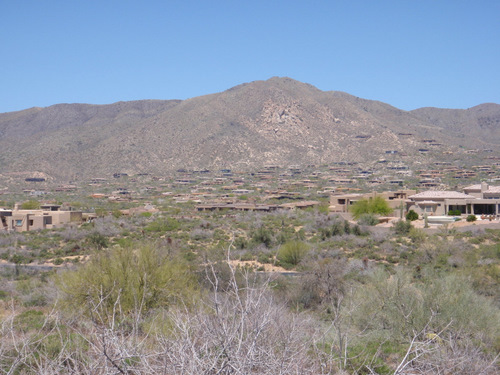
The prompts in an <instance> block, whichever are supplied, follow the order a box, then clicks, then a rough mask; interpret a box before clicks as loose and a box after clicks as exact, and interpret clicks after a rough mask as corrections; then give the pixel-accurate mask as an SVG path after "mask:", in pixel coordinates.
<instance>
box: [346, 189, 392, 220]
mask: <svg viewBox="0 0 500 375" xmlns="http://www.w3.org/2000/svg"><path fill="white" fill-rule="evenodd" d="M349 211H350V212H351V213H352V216H353V217H354V218H355V219H356V220H357V219H359V218H360V217H361V215H363V214H376V215H389V214H390V213H392V211H393V210H392V208H391V207H390V206H389V203H387V201H386V200H385V199H384V198H382V197H381V196H379V195H376V196H374V197H370V198H368V199H361V200H359V201H357V202H355V203H354V204H353V205H352V206H351V207H350V209H349Z"/></svg>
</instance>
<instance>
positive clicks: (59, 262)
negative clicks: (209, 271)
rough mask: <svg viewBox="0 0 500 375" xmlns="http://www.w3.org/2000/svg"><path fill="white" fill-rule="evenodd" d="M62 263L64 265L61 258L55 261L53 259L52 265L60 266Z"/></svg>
mask: <svg viewBox="0 0 500 375" xmlns="http://www.w3.org/2000/svg"><path fill="white" fill-rule="evenodd" d="M63 263H64V260H63V259H62V258H56V259H54V264H55V265H56V266H60V265H61V264H63Z"/></svg>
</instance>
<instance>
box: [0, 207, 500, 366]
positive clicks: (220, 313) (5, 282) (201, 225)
mask: <svg viewBox="0 0 500 375" xmlns="http://www.w3.org/2000/svg"><path fill="white" fill-rule="evenodd" d="M106 211H107V212H110V214H107V215H104V216H103V217H98V218H96V219H95V220H94V221H93V222H92V223H88V224H84V225H81V226H70V227H66V228H61V229H55V230H51V231H49V230H45V231H38V232H25V233H10V234H2V235H0V244H1V248H0V257H1V258H2V259H3V260H5V261H9V262H10V264H13V266H12V267H2V268H1V269H0V270H1V277H2V282H1V284H0V285H1V286H0V317H1V322H2V324H1V329H0V343H1V344H0V371H1V373H5V374H28V373H51V374H58V373H60V374H63V373H64V374H65V373H71V372H73V373H89V374H96V373H121V374H157V373H166V374H203V373H205V374H250V373H255V374H279V373H281V374H298V373H300V374H416V373H420V374H439V373H461V374H496V373H498V370H499V366H498V353H499V351H500V323H499V322H500V305H499V301H500V294H499V288H498V285H499V279H500V269H499V267H500V245H499V242H500V231H498V230H483V229H480V227H474V226H472V227H470V228H472V230H468V231H458V230H456V229H449V228H447V227H445V226H444V227H441V229H439V230H437V231H434V232H428V231H424V230H422V229H418V228H414V227H413V225H412V224H411V222H410V221H404V220H403V221H401V222H399V223H398V224H397V225H396V227H395V228H394V229H391V228H380V227H373V226H370V225H369V223H367V224H366V225H360V224H354V223H351V222H348V221H346V220H344V219H342V218H340V217H338V216H336V215H333V214H329V213H328V212H325V210H324V209H322V208H321V207H317V208H312V209H306V210H303V211H288V210H287V211H275V212H270V213H259V212H239V213H231V214H228V213H227V212H218V211H214V212H197V213H196V214H193V210H192V205H191V204H190V203H186V204H185V205H173V206H167V205H165V206H163V207H162V209H161V210H160V211H159V212H156V213H154V214H147V215H144V214H140V215H135V216H130V217H128V216H127V217H126V216H123V215H113V214H112V213H113V210H112V209H109V210H106ZM361 224H363V221H361ZM47 262H50V264H52V266H51V267H48V268H47V269H45V268H43V267H42V265H46V264H48V263H47ZM37 265H39V267H37Z"/></svg>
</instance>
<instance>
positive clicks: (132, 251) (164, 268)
mask: <svg viewBox="0 0 500 375" xmlns="http://www.w3.org/2000/svg"><path fill="white" fill-rule="evenodd" d="M57 284H58V286H59V287H60V289H61V290H62V291H63V295H64V300H65V301H66V302H67V305H68V306H69V307H71V308H74V307H75V306H87V307H88V308H89V311H92V309H95V308H97V307H99V311H100V312H101V313H102V315H101V316H109V317H111V314H112V313H113V311H117V309H119V311H121V312H122V313H124V314H127V313H130V312H134V311H135V312H137V311H143V312H144V311H147V310H148V309H152V308H156V307H167V306H169V305H170V304H172V303H175V302H177V301H179V300H180V301H182V303H189V300H190V299H191V297H193V296H194V295H195V294H196V293H195V292H196V290H197V284H196V282H195V278H194V276H193V273H192V272H190V269H189V268H188V266H187V264H186V263H185V262H183V261H182V260H177V259H171V258H169V257H168V253H167V251H166V250H164V249H160V248H158V247H156V246H154V245H152V244H143V245H140V246H139V247H125V248H122V247H117V248H113V249H110V250H104V251H102V252H100V253H99V254H96V255H94V256H93V257H91V259H90V261H89V262H88V263H86V264H84V265H83V266H82V267H80V268H79V269H78V270H76V271H67V272H65V273H63V274H61V275H60V276H59V277H58V279H57Z"/></svg>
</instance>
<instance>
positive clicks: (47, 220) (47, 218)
mask: <svg viewBox="0 0 500 375" xmlns="http://www.w3.org/2000/svg"><path fill="white" fill-rule="evenodd" d="M43 223H44V224H45V225H47V224H49V225H51V224H52V216H45V217H44V218H43Z"/></svg>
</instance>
